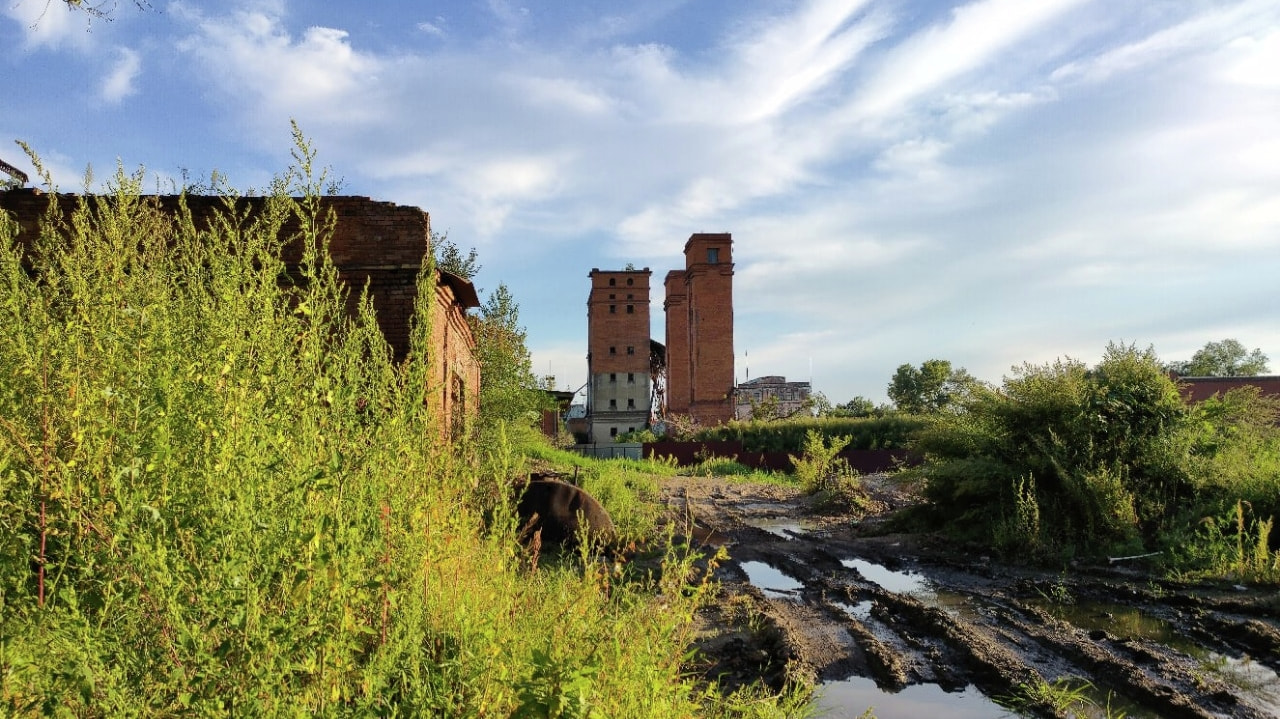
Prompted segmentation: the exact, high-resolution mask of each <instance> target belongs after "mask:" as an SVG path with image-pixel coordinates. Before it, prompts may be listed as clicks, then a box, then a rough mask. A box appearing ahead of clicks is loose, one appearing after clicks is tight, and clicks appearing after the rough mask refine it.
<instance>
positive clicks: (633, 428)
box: [627, 427, 636, 432]
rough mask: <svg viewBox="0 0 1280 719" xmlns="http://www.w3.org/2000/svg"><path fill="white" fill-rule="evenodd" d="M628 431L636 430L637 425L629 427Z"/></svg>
mask: <svg viewBox="0 0 1280 719" xmlns="http://www.w3.org/2000/svg"><path fill="white" fill-rule="evenodd" d="M627 431H628V432H634V431H636V428H635V427H627Z"/></svg>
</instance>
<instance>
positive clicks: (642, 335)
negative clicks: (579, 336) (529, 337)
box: [587, 267, 653, 442]
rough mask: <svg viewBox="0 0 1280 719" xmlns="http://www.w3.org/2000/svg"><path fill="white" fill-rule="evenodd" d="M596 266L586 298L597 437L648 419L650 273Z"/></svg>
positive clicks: (591, 408)
mask: <svg viewBox="0 0 1280 719" xmlns="http://www.w3.org/2000/svg"><path fill="white" fill-rule="evenodd" d="M652 274H653V273H652V272H650V271H649V268H648V267H646V268H644V269H643V270H605V271H601V270H599V269H592V270H591V275H590V277H591V295H590V296H589V297H588V298H587V373H588V376H589V381H590V384H589V389H588V391H587V423H588V432H589V433H590V435H591V441H592V442H609V441H611V439H612V438H613V437H616V436H618V435H619V434H624V433H626V432H630V431H632V430H637V429H643V428H644V427H645V426H646V425H648V423H649V398H650V390H651V388H650V386H649V277H650V275H652Z"/></svg>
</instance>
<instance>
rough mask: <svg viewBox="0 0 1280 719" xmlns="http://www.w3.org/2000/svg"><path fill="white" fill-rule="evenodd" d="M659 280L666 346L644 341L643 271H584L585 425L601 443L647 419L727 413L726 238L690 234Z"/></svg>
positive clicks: (729, 260)
mask: <svg viewBox="0 0 1280 719" xmlns="http://www.w3.org/2000/svg"><path fill="white" fill-rule="evenodd" d="M684 255H685V268H684V269H683V270H672V271H671V272H668V273H667V275H666V278H665V280H664V290H665V292H666V299H665V301H664V302H663V310H664V312H665V315H666V344H665V346H664V345H662V344H661V343H658V342H655V341H652V340H651V339H650V332H651V330H650V326H649V320H650V316H649V289H650V282H649V280H650V277H651V276H652V274H653V273H652V272H650V271H649V268H647V267H646V268H644V269H642V270H613V271H609V270H605V271H602V270H599V269H593V270H591V273H590V275H589V276H590V277H591V293H590V295H589V297H588V299H587V374H588V388H589V389H588V394H587V406H586V425H587V428H588V433H589V439H590V441H592V442H607V441H610V438H612V437H616V436H618V435H619V434H625V433H626V432H630V431H633V430H637V429H643V428H644V427H646V426H648V425H649V424H650V423H651V421H652V420H653V419H655V418H659V417H666V416H668V415H687V416H689V417H690V418H691V419H692V420H693V421H694V422H695V423H697V424H701V425H715V424H721V423H723V422H727V421H729V420H730V419H733V415H734V406H733V385H734V376H733V237H732V235H730V234H729V233H716V234H710V233H695V234H693V235H691V236H690V237H689V240H688V242H686V243H685V247H684Z"/></svg>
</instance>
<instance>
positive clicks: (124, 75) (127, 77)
mask: <svg viewBox="0 0 1280 719" xmlns="http://www.w3.org/2000/svg"><path fill="white" fill-rule="evenodd" d="M141 72H142V58H141V56H139V55H138V53H137V52H135V51H133V50H130V49H129V48H120V51H119V60H117V61H116V64H115V65H114V66H113V67H112V68H111V72H110V73H108V74H107V77H106V78H105V79H104V80H103V82H102V91H101V94H102V99H103V100H106V101H107V102H110V103H118V102H120V101H121V100H123V99H124V98H126V97H129V96H130V95H133V94H134V93H136V92H137V91H138V89H137V88H136V87H135V86H134V80H136V79H137V77H138V75H139V74H140V73H141Z"/></svg>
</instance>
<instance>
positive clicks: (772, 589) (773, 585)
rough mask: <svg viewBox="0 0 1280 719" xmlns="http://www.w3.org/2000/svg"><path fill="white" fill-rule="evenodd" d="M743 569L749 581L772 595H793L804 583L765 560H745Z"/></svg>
mask: <svg viewBox="0 0 1280 719" xmlns="http://www.w3.org/2000/svg"><path fill="white" fill-rule="evenodd" d="M742 571H744V572H746V573H747V581H749V582H751V583H752V584H753V585H755V586H757V587H759V588H760V589H761V591H763V592H764V593H765V596H770V597H793V596H795V595H796V593H797V592H799V591H800V590H801V589H804V585H803V584H801V583H800V582H799V581H797V580H796V579H795V578H794V577H790V576H787V575H786V574H784V573H783V572H782V570H780V569H778V568H777V567H774V566H773V565H771V564H766V563H764V562H743V563H742Z"/></svg>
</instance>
